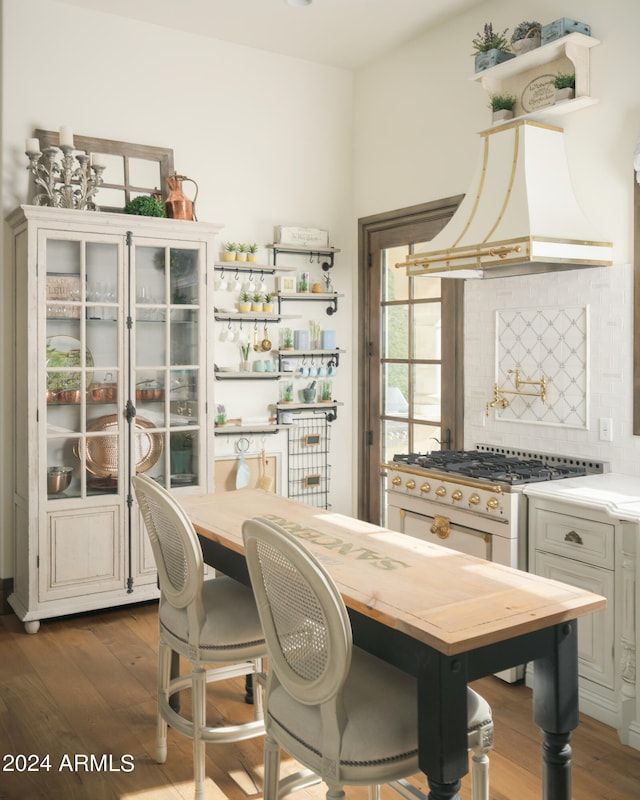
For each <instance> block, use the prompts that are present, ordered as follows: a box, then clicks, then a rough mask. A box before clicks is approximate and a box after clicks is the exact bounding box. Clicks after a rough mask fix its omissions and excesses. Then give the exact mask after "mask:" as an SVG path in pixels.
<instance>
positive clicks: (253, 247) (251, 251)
mask: <svg viewBox="0 0 640 800" xmlns="http://www.w3.org/2000/svg"><path fill="white" fill-rule="evenodd" d="M257 260H258V245H257V244H256V243H255V242H254V243H253V244H250V245H249V246H248V247H247V261H257Z"/></svg>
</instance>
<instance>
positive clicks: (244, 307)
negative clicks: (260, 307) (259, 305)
mask: <svg viewBox="0 0 640 800" xmlns="http://www.w3.org/2000/svg"><path fill="white" fill-rule="evenodd" d="M238 311H239V312H240V313H241V314H246V313H247V311H251V295H250V294H249V292H242V294H241V295H240V300H239V301H238Z"/></svg>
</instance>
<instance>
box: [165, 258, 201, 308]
mask: <svg viewBox="0 0 640 800" xmlns="http://www.w3.org/2000/svg"><path fill="white" fill-rule="evenodd" d="M197 268H198V251H197V250H174V249H172V250H171V251H170V256H169V280H170V284H171V302H172V303H174V304H176V305H182V304H185V303H186V304H196V303H197V302H198V283H197V280H198V272H197Z"/></svg>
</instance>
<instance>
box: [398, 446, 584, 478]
mask: <svg viewBox="0 0 640 800" xmlns="http://www.w3.org/2000/svg"><path fill="white" fill-rule="evenodd" d="M479 448H480V446H479ZM393 460H394V462H396V463H402V464H407V465H413V466H417V467H421V468H423V469H425V470H433V471H437V472H445V473H451V474H452V475H462V476H464V477H468V478H474V479H476V480H486V481H495V482H496V483H503V484H508V485H511V486H516V485H519V484H524V483H536V482H540V481H550V480H560V479H562V478H573V477H578V476H581V475H587V474H590V473H591V472H594V471H597V470H594V469H591V468H590V467H592V466H593V465H591V464H588V463H586V462H580V460H579V459H573V458H570V457H567V456H548V457H547V456H544V455H542V454H533V453H527V454H524V453H516V452H508V451H500V452H496V451H493V450H491V449H477V450H438V451H434V452H432V453H407V454H396V455H395V456H394V457H393Z"/></svg>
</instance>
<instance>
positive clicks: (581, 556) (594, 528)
mask: <svg viewBox="0 0 640 800" xmlns="http://www.w3.org/2000/svg"><path fill="white" fill-rule="evenodd" d="M531 522H532V525H531V528H530V535H531V536H535V549H536V550H537V551H545V552H547V553H557V554H558V555H561V556H566V557H568V558H574V559H576V560H578V561H582V562H584V563H585V564H593V565H594V566H600V567H606V568H607V569H613V567H614V536H615V526H614V525H613V524H611V523H609V522H605V521H600V520H596V519H589V518H584V517H575V516H572V515H570V514H561V513H559V512H557V511H549V510H547V509H541V508H536V509H534V511H533V514H532V520H531Z"/></svg>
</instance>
